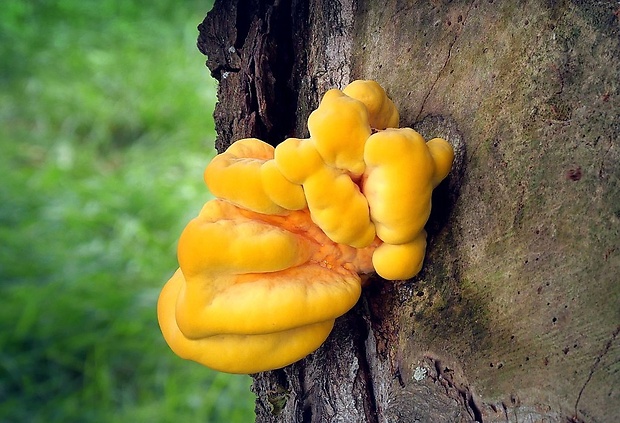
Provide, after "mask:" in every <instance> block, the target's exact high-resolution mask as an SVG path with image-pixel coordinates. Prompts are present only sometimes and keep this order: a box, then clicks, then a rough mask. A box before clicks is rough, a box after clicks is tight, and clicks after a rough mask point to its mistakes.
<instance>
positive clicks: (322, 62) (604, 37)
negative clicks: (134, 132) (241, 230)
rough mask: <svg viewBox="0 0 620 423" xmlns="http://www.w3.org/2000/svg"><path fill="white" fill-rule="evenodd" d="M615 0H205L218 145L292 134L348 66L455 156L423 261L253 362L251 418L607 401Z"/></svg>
mask: <svg viewBox="0 0 620 423" xmlns="http://www.w3.org/2000/svg"><path fill="white" fill-rule="evenodd" d="M616 10H617V6H616V5H615V3H614V2H612V1H610V2H605V1H602V2H572V1H560V2H548V1H543V0H536V1H534V0H531V1H527V2H525V3H523V4H519V6H516V4H510V2H489V1H476V0H474V1H433V2H406V1H405V2H403V1H400V0H386V1H384V2H374V1H371V0H358V1H354V0H339V1H330V2H327V1H322V0H311V1H309V2H308V1H301V0H291V1H284V0H272V1H258V0H236V1H233V0H231V1H216V4H215V7H214V10H213V11H212V12H210V13H209V15H208V16H207V18H206V19H205V21H204V22H203V23H202V24H201V25H200V37H199V40H198V45H199V48H200V50H201V51H202V52H203V53H205V54H207V56H208V61H207V65H208V67H209V69H211V72H212V74H213V75H214V76H215V77H216V79H218V81H219V84H220V85H219V92H218V98H219V101H218V105H217V108H216V111H215V119H216V126H217V132H218V139H217V144H216V146H217V148H218V150H220V151H221V150H223V149H225V148H226V147H227V146H228V145H230V143H232V142H233V141H235V140H236V139H239V138H242V137H251V136H256V137H259V138H261V139H264V140H265V141H268V142H270V143H272V144H274V145H275V144H277V143H279V142H280V141H282V140H283V139H284V138H285V137H287V136H298V137H304V136H306V135H307V133H306V129H305V123H306V119H307V117H308V114H309V113H310V111H311V110H313V109H314V108H315V107H316V105H317V104H318V101H319V98H320V97H319V96H320V95H321V94H322V93H323V92H324V91H326V90H327V89H329V88H332V87H340V88H342V87H343V86H344V85H345V84H346V83H348V82H349V80H352V79H357V78H364V79H375V80H377V81H378V82H380V83H381V84H382V85H383V86H384V87H386V89H387V90H388V93H389V94H390V96H391V97H392V98H393V99H394V101H395V103H396V104H397V106H398V107H399V110H400V111H401V126H413V127H414V128H416V129H417V130H419V131H420V132H421V133H422V134H423V135H425V136H443V137H445V138H447V139H448V140H450V141H451V142H452V143H453V144H454V145H455V147H456V149H457V152H458V161H457V164H456V166H455V170H454V171H453V173H452V174H451V176H450V177H449V179H448V181H447V182H446V183H444V184H442V185H441V186H440V187H439V188H438V190H437V192H436V194H435V195H434V200H433V214H432V216H431V220H430V221H429V224H428V226H427V229H428V233H429V249H428V252H427V259H426V261H425V265H424V269H423V270H422V272H421V273H420V275H418V276H417V277H416V278H415V279H414V280H410V281H403V282H399V283H385V282H383V281H380V280H373V281H371V284H370V286H369V287H367V288H366V289H365V290H364V293H363V295H362V298H361V299H360V302H359V303H358V305H357V306H356V307H355V308H354V309H353V310H352V311H351V312H349V313H348V314H347V315H345V316H343V317H342V318H341V319H339V320H337V322H336V326H335V329H334V332H333V333H332V335H331V336H330V337H329V339H328V341H327V342H326V343H325V344H324V345H323V346H322V347H321V348H320V349H319V350H318V351H317V352H315V353H314V354H312V355H310V356H309V357H308V358H306V359H304V360H302V361H300V362H299V363H295V364H293V365H291V366H288V367H286V368H284V369H280V370H275V371H271V372H266V373H263V374H258V375H254V387H253V389H254V391H255V392H256V394H257V403H256V410H257V420H258V421H262V422H309V421H313V422H315V421H316V422H338V421H342V422H351V421H369V422H377V423H380V422H388V421H389V422H415V421H418V422H426V421H430V422H470V421H474V420H476V421H484V422H485V423H489V422H506V421H508V422H517V421H546V422H567V421H574V422H575V421H584V422H585V421H587V422H607V421H613V418H614V417H616V416H617V415H620V392H619V391H618V388H617V387H618V386H620V380H619V379H620V376H619V375H620V372H619V371H618V366H619V364H618V363H619V360H620V345H619V344H620V342H619V340H618V337H617V334H618V327H620V309H619V307H618V304H619V303H620V286H619V285H618V283H617V275H618V274H619V273H620V249H619V248H618V245H620V235H619V233H620V208H618V204H620V174H619V172H620V171H619V168H618V166H617V163H618V160H620V148H619V146H618V140H619V139H620V95H619V94H620V84H618V81H620V70H619V68H618V67H617V66H609V65H608V64H613V63H620V42H619V40H620V30H619V24H618V14H617V13H615V12H616ZM240 183H241V182H240ZM421 375H423V377H422V376H421Z"/></svg>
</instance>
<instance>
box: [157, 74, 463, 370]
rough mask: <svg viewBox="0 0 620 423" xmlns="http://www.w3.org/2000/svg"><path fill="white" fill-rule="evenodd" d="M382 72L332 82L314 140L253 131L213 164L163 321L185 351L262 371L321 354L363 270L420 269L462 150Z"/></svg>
mask: <svg viewBox="0 0 620 423" xmlns="http://www.w3.org/2000/svg"><path fill="white" fill-rule="evenodd" d="M398 120H399V116H398V111H397V110H396V107H395V105H394V103H393V102H392V100H390V99H389V98H388V96H387V95H386V93H385V91H384V89H383V88H382V87H381V86H380V85H379V84H377V83H376V82H374V81H354V82H352V83H351V84H349V85H348V86H347V87H346V88H345V89H344V90H343V91H339V90H335V89H332V90H329V91H328V92H327V93H326V94H325V95H324V97H323V99H322V100H321V103H320V105H319V107H318V108H317V109H316V110H315V111H314V112H312V114H311V115H310V117H309V118H308V128H309V132H310V138H308V139H297V138H289V139H287V140H285V141H284V142H282V143H281V144H279V145H278V146H277V147H276V148H275V149H274V148H273V147H272V146H270V145H269V144H267V143H265V142H263V141H261V140H259V139H256V138H247V139H243V140H239V141H237V142H235V143H233V144H232V145H231V146H230V147H229V148H228V149H227V150H226V151H225V152H223V153H221V154H219V155H217V156H216V157H215V158H214V159H213V160H212V161H211V163H210V164H209V165H208V166H207V168H206V170H205V174H204V178H205V182H206V184H207V186H208V187H209V190H210V191H211V193H212V194H213V195H214V196H215V197H216V198H215V199H214V200H211V201H208V202H207V203H206V204H205V206H204V207H203V209H202V210H201V211H200V213H199V215H198V216H197V217H196V218H195V219H193V220H192V221H190V222H189V224H188V225H187V226H186V228H185V229H184V231H183V233H182V234H181V238H180V240H179V246H178V259H179V269H178V270H177V271H176V272H175V274H174V275H173V276H172V278H171V279H170V280H169V281H168V282H167V283H166V285H165V286H164V288H163V290H162V292H161V295H160V297H159V301H158V306H157V313H158V319H159V324H160V327H161V330H162V333H163V335H164V338H165V339H166V341H167V343H168V345H170V347H171V348H172V350H173V351H174V352H175V353H176V354H178V355H179V356H181V357H183V358H186V359H190V360H194V361H197V362H199V363H202V364H204V365H206V366H208V367H211V368H213V369H216V370H220V371H224V372H230V373H255V372H260V371H265V370H271V369H276V368H280V367H284V366H286V365H288V364H291V363H293V362H295V361H297V360H300V359H301V358H303V357H305V356H306V355H307V354H309V353H311V352H313V351H314V350H316V349H317V348H318V347H319V346H320V345H321V344H322V343H323V342H324V341H325V339H326V338H327V336H328V335H329V333H330V332H331V330H332V327H333V325H334V321H335V319H336V318H337V317H339V316H341V315H342V314H344V313H346V312H347V311H348V310H349V309H351V307H353V306H354V305H355V303H356V302H357V300H358V299H359V296H360V294H361V289H362V280H363V279H364V275H368V274H371V273H373V272H376V273H377V274H378V275H379V276H381V277H383V278H384V279H388V280H402V279H408V278H411V277H413V276H414V275H415V274H417V273H418V272H419V271H420V269H421V268H422V263H423V260H424V254H425V250H426V232H425V230H424V226H425V224H426V221H427V220H428V217H429V215H430V210H431V196H432V191H433V188H435V187H436V186H437V185H438V184H439V183H440V182H441V181H442V180H443V179H444V178H445V177H446V176H447V175H448V173H449V172H450V169H451V166H452V161H453V159H454V152H453V150H452V147H451V146H450V144H449V143H448V142H447V141H445V140H443V139H441V138H434V139H432V140H430V141H428V142H426V141H425V140H424V139H423V138H422V136H421V135H420V134H419V133H417V132H416V131H414V130H413V129H411V128H398Z"/></svg>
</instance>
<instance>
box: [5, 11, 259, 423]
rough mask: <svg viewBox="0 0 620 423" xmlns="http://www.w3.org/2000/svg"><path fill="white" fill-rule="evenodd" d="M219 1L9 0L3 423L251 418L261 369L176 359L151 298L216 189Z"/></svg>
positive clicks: (239, 419)
mask: <svg viewBox="0 0 620 423" xmlns="http://www.w3.org/2000/svg"><path fill="white" fill-rule="evenodd" d="M209 7H210V4H209V2H208V1H189V0H188V1H185V2H181V3H178V2H169V1H164V0H155V1H152V2H148V3H145V2H139V1H137V0H133V1H123V0H100V1H95V0H58V1H55V2H49V1H42V0H41V1H23V0H3V2H2V13H0V57H1V60H0V175H1V178H2V182H1V183H0V296H1V298H2V307H0V422H78V421H79V422H130V421H149V422H168V421H170V422H173V421H174V422H177V421H182V422H219V421H222V422H223V421H226V422H245V421H251V420H253V417H254V414H253V411H252V409H253V396H252V394H251V393H250V391H249V384H250V380H249V378H248V377H240V376H239V377H237V376H230V375H225V374H221V373H216V372H212V371H210V370H208V369H206V368H204V367H202V366H200V365H197V364H195V363H191V362H187V361H184V360H181V359H179V358H178V357H176V356H175V355H173V353H172V352H171V351H170V350H169V348H168V347H167V346H166V344H165V342H164V341H163V339H162V337H161V334H160V332H159V328H158V326H157V321H156V315H155V303H156V299H157V296H158V293H159V290H160V288H161V286H162V285H163V283H164V282H165V281H166V280H167V278H168V277H169V276H170V275H171V274H172V272H173V270H174V269H175V268H176V265H177V264H176V256H175V248H176V239H177V238H178V236H179V234H180V232H181V230H182V228H183V227H184V225H185V224H186V222H187V221H188V220H189V219H190V218H191V217H192V216H194V215H195V214H197V212H198V210H199V209H200V206H201V204H202V203H203V202H204V201H205V200H206V199H207V198H208V194H207V191H206V188H205V187H204V185H203V183H202V171H203V169H204V166H205V165H206V164H207V162H208V161H209V159H210V158H211V157H212V155H213V138H214V132H213V122H212V117H211V113H212V107H213V103H214V101H215V86H214V83H213V81H211V80H210V79H209V77H208V74H207V70H206V68H205V67H204V65H203V63H204V57H203V56H202V55H201V54H200V53H199V52H198V51H197V50H196V48H195V39H196V35H197V32H196V29H195V27H196V24H197V23H198V22H200V20H201V19H202V17H203V16H204V14H205V13H206V11H207V10H208V9H209Z"/></svg>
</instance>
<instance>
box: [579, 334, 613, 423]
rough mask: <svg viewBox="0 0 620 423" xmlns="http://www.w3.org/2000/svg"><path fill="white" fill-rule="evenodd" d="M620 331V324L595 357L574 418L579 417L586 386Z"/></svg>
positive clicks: (580, 394) (581, 391)
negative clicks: (580, 403)
mask: <svg viewBox="0 0 620 423" xmlns="http://www.w3.org/2000/svg"><path fill="white" fill-rule="evenodd" d="M619 333H620V326H618V327H617V328H616V330H614V332H613V333H612V334H611V337H610V338H609V340H608V341H607V342H606V343H605V346H604V347H603V350H602V351H601V352H600V353H599V354H598V355H597V356H596V358H595V359H594V363H593V364H592V367H591V368H590V372H589V373H588V377H587V378H586V381H585V382H584V384H583V386H582V387H581V389H580V390H579V394H578V395H577V400H576V401H575V416H574V418H578V416H579V411H580V410H579V402H580V401H581V397H582V395H583V392H584V391H585V390H586V387H587V386H588V384H589V383H590V381H591V380H592V377H593V376H594V373H595V372H596V370H597V369H598V366H599V364H600V363H601V360H602V359H603V357H605V355H606V354H607V353H608V352H609V350H610V349H611V346H612V344H613V343H614V341H615V340H616V337H617V336H618V334H619Z"/></svg>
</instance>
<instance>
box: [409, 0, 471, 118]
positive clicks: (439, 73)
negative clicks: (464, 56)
mask: <svg viewBox="0 0 620 423" xmlns="http://www.w3.org/2000/svg"><path fill="white" fill-rule="evenodd" d="M475 1H476V0H473V1H472V2H471V3H470V4H469V7H468V8H467V10H466V11H465V16H464V17H463V21H462V22H461V26H460V27H459V28H458V29H457V30H456V34H454V38H453V39H452V41H451V42H450V44H449V46H448V53H447V54H446V59H445V60H444V62H443V65H442V66H441V69H439V72H437V75H435V78H434V79H433V83H432V84H431V86H430V88H429V89H428V91H427V92H426V94H425V95H424V98H423V99H422V105H421V106H420V110H419V111H418V114H417V115H416V118H415V120H416V121H419V120H420V118H421V116H422V112H423V111H424V106H425V105H426V101H427V100H428V98H429V97H430V96H431V94H432V92H433V90H434V89H435V86H436V85H437V82H439V79H440V78H441V75H442V74H443V72H444V70H446V68H447V67H448V64H449V63H450V59H451V58H452V49H453V48H454V45H455V44H456V42H457V41H458V39H459V36H460V35H461V31H462V30H463V27H464V26H465V23H466V22H467V17H468V16H469V12H470V11H471V9H472V7H473V5H474V3H475Z"/></svg>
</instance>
